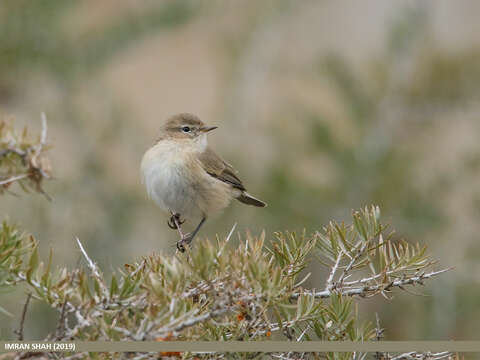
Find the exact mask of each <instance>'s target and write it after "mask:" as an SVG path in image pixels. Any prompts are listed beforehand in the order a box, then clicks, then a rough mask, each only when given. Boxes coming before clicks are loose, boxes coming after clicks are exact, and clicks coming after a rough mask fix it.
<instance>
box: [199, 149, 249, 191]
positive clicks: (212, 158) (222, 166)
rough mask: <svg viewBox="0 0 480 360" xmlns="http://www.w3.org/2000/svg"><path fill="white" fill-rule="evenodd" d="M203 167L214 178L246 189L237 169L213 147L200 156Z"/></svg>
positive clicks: (243, 189)
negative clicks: (236, 172)
mask: <svg viewBox="0 0 480 360" xmlns="http://www.w3.org/2000/svg"><path fill="white" fill-rule="evenodd" d="M199 159H200V162H201V163H202V167H203V169H204V170H205V171H206V172H207V173H208V174H209V175H210V176H213V177H214V178H216V179H218V180H220V181H223V182H225V183H227V184H230V185H232V186H233V187H234V188H236V189H239V190H241V191H245V190H246V189H245V187H244V186H243V184H242V181H241V180H240V179H239V178H238V177H237V175H236V174H235V169H234V168H233V167H232V166H231V165H230V164H228V163H227V162H225V161H224V160H223V159H222V158H221V157H220V156H218V155H217V154H216V153H215V152H214V151H213V150H212V149H210V148H207V149H206V150H205V151H204V152H203V153H202V154H200V156H199Z"/></svg>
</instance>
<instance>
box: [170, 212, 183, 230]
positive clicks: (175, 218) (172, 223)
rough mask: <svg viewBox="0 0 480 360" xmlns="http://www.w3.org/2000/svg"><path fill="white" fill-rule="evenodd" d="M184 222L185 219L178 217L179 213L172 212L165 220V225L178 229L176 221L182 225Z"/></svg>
mask: <svg viewBox="0 0 480 360" xmlns="http://www.w3.org/2000/svg"><path fill="white" fill-rule="evenodd" d="M184 222H185V220H182V219H180V214H173V215H172V216H171V217H170V219H169V220H168V221H167V225H168V227H169V228H170V229H172V230H177V229H178V226H177V223H178V225H183V223H184Z"/></svg>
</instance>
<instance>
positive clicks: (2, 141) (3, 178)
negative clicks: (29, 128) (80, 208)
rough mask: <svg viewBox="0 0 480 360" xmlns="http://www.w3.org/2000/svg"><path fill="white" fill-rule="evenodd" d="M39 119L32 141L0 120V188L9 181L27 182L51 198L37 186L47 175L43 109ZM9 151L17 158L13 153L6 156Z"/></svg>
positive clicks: (0, 189)
mask: <svg viewBox="0 0 480 360" xmlns="http://www.w3.org/2000/svg"><path fill="white" fill-rule="evenodd" d="M41 119H42V131H41V135H40V140H39V141H38V143H36V144H35V142H32V141H30V140H28V139H27V138H26V136H25V135H19V134H16V133H15V132H14V131H13V130H11V129H10V127H8V126H7V124H6V123H5V122H4V121H2V120H0V163H1V164H2V168H0V187H1V188H0V192H1V191H2V190H7V189H8V188H9V186H10V185H11V184H12V183H14V182H19V183H20V184H21V185H22V186H23V187H25V185H29V186H31V187H32V188H33V189H35V190H36V191H38V192H40V193H41V194H43V195H44V196H45V197H46V198H47V199H48V200H51V198H50V196H49V195H48V194H47V193H46V192H45V191H44V190H43V188H42V186H41V183H42V180H43V179H49V178H50V174H49V172H50V165H49V163H48V160H47V159H46V158H45V157H44V152H45V148H46V145H47V129H48V128H47V118H46V116H45V114H44V113H42V114H41ZM10 154H14V155H16V159H17V160H15V157H9V155H10ZM2 160H4V161H2ZM18 160H19V161H18ZM27 180H29V181H28V182H27Z"/></svg>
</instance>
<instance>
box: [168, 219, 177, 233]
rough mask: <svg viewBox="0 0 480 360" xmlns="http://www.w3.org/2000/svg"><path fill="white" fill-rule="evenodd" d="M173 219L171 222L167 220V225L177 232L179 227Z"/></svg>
mask: <svg viewBox="0 0 480 360" xmlns="http://www.w3.org/2000/svg"><path fill="white" fill-rule="evenodd" d="M172 218H173V217H171V218H170V220H167V225H168V227H169V228H170V229H172V230H177V229H178V227H177V225H176V224H175V222H174V221H173V220H172Z"/></svg>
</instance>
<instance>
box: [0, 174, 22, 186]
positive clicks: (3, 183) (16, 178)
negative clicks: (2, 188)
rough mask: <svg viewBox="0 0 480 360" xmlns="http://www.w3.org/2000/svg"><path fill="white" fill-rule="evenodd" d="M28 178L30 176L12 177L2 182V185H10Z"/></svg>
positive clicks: (0, 183)
mask: <svg viewBox="0 0 480 360" xmlns="http://www.w3.org/2000/svg"><path fill="white" fill-rule="evenodd" d="M27 177H28V174H20V175H16V176H12V177H10V178H8V179H5V180H2V181H0V185H7V184H10V183H12V182H14V181H18V180H22V179H25V178H27Z"/></svg>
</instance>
